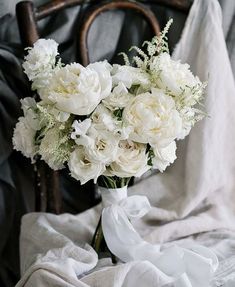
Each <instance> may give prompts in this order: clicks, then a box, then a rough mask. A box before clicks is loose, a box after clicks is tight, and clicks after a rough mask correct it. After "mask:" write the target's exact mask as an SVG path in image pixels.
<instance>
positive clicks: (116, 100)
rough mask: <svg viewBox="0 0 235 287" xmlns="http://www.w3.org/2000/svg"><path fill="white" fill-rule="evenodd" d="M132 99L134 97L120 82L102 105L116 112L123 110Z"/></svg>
mask: <svg viewBox="0 0 235 287" xmlns="http://www.w3.org/2000/svg"><path fill="white" fill-rule="evenodd" d="M133 97H134V95H132V94H130V93H129V92H128V90H127V88H126V87H125V85H124V84H123V83H122V82H120V83H119V84H118V85H117V86H116V87H115V88H114V89H113V91H112V93H111V94H110V95H109V96H108V97H107V98H106V99H104V100H103V101H102V103H103V104H104V105H105V106H106V107H107V108H109V109H110V110H116V109H121V108H124V107H125V106H126V105H127V104H128V103H129V101H130V100H131V99H133Z"/></svg>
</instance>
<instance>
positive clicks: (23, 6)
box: [16, 0, 191, 214]
mask: <svg viewBox="0 0 235 287" xmlns="http://www.w3.org/2000/svg"><path fill="white" fill-rule="evenodd" d="M85 2H86V3H87V1H83V0H54V1H50V2H49V3H47V4H44V5H42V6H40V7H34V4H33V2H31V1H22V2H19V3H18V4H17V6H16V15H17V20H18V26H19V32H20V36H21V41H22V45H23V47H30V46H32V45H33V44H34V42H35V41H37V39H39V38H40V32H39V29H38V25H37V24H38V22H39V21H40V20H42V19H43V18H45V17H48V16H51V15H52V14H54V13H57V12H58V11H60V10H62V9H66V8H68V7H72V6H76V5H82V4H83V3H85ZM140 2H143V3H140ZM88 3H89V5H88V8H87V10H86V11H85V16H84V17H83V21H82V23H81V27H80V29H79V37H78V47H79V51H80V55H79V59H80V61H81V63H82V64H83V65H84V66H86V65H88V64H89V53H88V47H87V37H88V33H89V30H90V27H91V25H92V23H93V21H94V20H95V19H96V17H97V16H98V15H99V14H101V13H103V12H105V11H108V10H114V9H122V10H126V9H129V10H132V11H135V12H137V13H139V14H140V15H142V16H143V17H144V18H145V19H146V21H147V22H148V24H149V26H150V27H151V29H152V31H153V33H154V34H158V33H159V31H160V27H159V23H158V21H157V19H156V16H155V15H154V14H153V12H152V11H151V10H150V9H149V8H147V6H145V5H144V3H155V4H159V5H162V6H166V7H170V8H173V9H176V10H179V11H182V12H186V13H187V12H188V11H189V9H190V4H191V3H190V1H188V0H149V1H135V2H134V1H127V0H122V1H121V0H116V1H99V0H90V1H89V2H88ZM89 188H91V186H89ZM93 192H95V190H94V188H93ZM94 201H95V196H93V199H91V205H92V204H93V202H94ZM35 210H36V211H47V212H53V213H56V214H59V213H61V211H62V200H61V194H60V190H59V175H58V172H55V171H52V170H51V169H50V168H49V167H48V166H47V165H46V164H44V163H43V162H41V161H38V162H37V164H36V165H35Z"/></svg>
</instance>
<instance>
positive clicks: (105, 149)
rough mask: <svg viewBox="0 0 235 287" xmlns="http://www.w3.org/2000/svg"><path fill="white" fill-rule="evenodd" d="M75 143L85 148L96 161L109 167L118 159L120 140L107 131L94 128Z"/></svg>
mask: <svg viewBox="0 0 235 287" xmlns="http://www.w3.org/2000/svg"><path fill="white" fill-rule="evenodd" d="M75 142H76V144H77V145H82V146H84V149H85V152H86V154H87V155H88V156H89V158H91V159H92V160H94V161H97V162H102V163H103V164H105V165H107V164H110V163H111V162H112V161H113V160H115V159H116V156H117V150H118V142H119V138H118V137H117V136H116V135H115V134H113V133H110V132H108V131H106V130H97V129H96V128H95V127H94V126H92V127H91V128H90V129H89V131H88V133H87V135H85V136H81V137H80V138H78V139H76V140H75Z"/></svg>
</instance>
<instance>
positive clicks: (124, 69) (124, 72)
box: [111, 64, 150, 89]
mask: <svg viewBox="0 0 235 287" xmlns="http://www.w3.org/2000/svg"><path fill="white" fill-rule="evenodd" d="M111 74H112V78H113V86H117V85H118V84H119V83H123V85H124V86H125V87H126V88H128V89H130V88H131V87H132V86H138V85H139V86H142V87H143V88H144V89H145V88H148V87H149V86H150V78H149V75H148V74H147V73H146V71H144V70H142V69H140V68H136V67H131V66H125V65H124V66H120V65H117V64H115V65H113V70H112V72H111Z"/></svg>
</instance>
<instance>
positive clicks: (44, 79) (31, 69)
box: [22, 39, 58, 89]
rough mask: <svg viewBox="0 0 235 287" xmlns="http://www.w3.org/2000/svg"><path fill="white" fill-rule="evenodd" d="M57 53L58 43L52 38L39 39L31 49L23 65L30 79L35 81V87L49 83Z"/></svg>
mask: <svg viewBox="0 0 235 287" xmlns="http://www.w3.org/2000/svg"><path fill="white" fill-rule="evenodd" d="M57 55H58V44H57V43H56V42H55V41H54V40H50V39H48V40H45V39H39V40H38V41H37V42H35V43H34V45H33V48H30V49H29V52H28V55H27V56H26V57H25V61H24V63H23V65H22V66H23V68H24V72H25V73H26V75H27V76H28V78H29V80H30V81H33V89H39V88H43V87H44V86H45V85H47V84H48V82H49V79H50V77H51V73H52V71H53V69H54V67H55V64H56V56H57Z"/></svg>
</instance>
